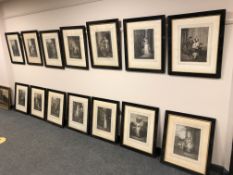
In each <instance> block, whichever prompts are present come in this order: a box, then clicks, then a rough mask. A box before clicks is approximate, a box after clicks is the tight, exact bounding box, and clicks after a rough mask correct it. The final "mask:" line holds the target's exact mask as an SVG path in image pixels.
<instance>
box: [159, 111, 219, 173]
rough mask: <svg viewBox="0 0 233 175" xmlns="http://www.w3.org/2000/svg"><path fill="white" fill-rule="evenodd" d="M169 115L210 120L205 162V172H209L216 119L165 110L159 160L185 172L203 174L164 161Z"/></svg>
mask: <svg viewBox="0 0 233 175" xmlns="http://www.w3.org/2000/svg"><path fill="white" fill-rule="evenodd" d="M169 115H178V116H181V117H184V118H189V119H197V120H202V121H208V122H211V127H210V139H209V146H208V155H207V162H206V173H205V174H209V171H210V168H211V160H212V154H213V143H214V133H215V124H216V120H215V119H214V118H209V117H203V116H198V115H193V114H187V113H182V112H175V111H169V110H166V111H165V124H164V132H163V142H162V150H161V159H160V161H161V162H162V163H165V164H168V165H170V166H172V167H176V168H179V169H181V170H184V171H186V172H189V173H192V174H197V175H203V174H201V173H198V172H195V171H192V170H190V169H187V168H184V167H181V166H178V165H175V164H172V163H169V162H166V161H165V160H164V158H165V157H164V156H165V149H166V140H167V129H168V122H169Z"/></svg>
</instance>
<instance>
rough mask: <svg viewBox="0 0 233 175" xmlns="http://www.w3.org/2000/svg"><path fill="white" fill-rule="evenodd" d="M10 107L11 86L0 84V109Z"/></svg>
mask: <svg viewBox="0 0 233 175" xmlns="http://www.w3.org/2000/svg"><path fill="white" fill-rule="evenodd" d="M10 108H11V88H9V87H5V86H0V109H7V110H9V109H10Z"/></svg>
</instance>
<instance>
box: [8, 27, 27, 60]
mask: <svg viewBox="0 0 233 175" xmlns="http://www.w3.org/2000/svg"><path fill="white" fill-rule="evenodd" d="M8 35H17V37H18V41H19V47H20V48H19V49H20V51H21V55H22V59H23V62H17V61H13V58H12V54H11V50H10V45H9V43H8V39H7V36H8ZM5 38H6V43H7V48H8V52H9V55H10V59H11V63H12V64H25V57H24V49H23V44H22V40H21V35H20V33H19V32H7V33H5Z"/></svg>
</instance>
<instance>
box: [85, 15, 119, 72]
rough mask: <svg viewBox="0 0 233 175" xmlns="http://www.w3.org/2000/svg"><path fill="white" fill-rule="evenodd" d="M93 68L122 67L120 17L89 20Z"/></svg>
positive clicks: (88, 28)
mask: <svg viewBox="0 0 233 175" xmlns="http://www.w3.org/2000/svg"><path fill="white" fill-rule="evenodd" d="M87 32H88V39H89V48H90V55H91V64H92V67H93V68H103V69H121V67H122V65H121V39H120V26H119V21H118V19H109V20H103V21H91V22H87Z"/></svg>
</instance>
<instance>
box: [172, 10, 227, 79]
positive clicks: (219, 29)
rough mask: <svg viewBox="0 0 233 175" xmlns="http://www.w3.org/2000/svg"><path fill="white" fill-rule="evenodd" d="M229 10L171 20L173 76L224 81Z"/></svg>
mask: <svg viewBox="0 0 233 175" xmlns="http://www.w3.org/2000/svg"><path fill="white" fill-rule="evenodd" d="M225 15H226V10H216V11H207V12H198V13H191V14H184V15H175V16H169V17H168V39H169V40H168V45H169V49H168V51H169V52H168V54H169V64H168V72H169V74H170V75H182V76H194V77H208V78H221V67H222V53H223V39H224V27H225Z"/></svg>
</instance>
